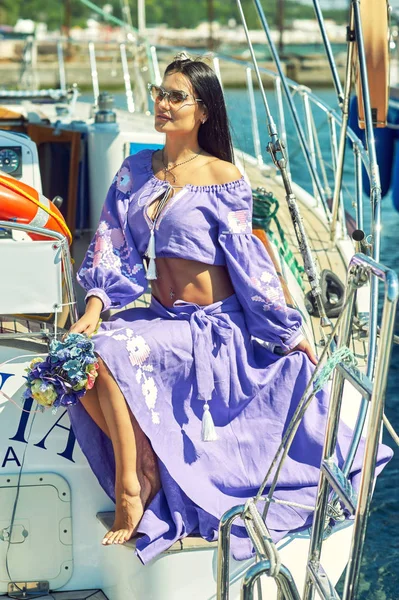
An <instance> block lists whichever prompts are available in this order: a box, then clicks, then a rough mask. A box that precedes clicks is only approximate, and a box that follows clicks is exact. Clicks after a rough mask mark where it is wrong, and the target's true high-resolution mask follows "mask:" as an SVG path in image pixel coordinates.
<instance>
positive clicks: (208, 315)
mask: <svg viewBox="0 0 399 600" xmlns="http://www.w3.org/2000/svg"><path fill="white" fill-rule="evenodd" d="M152 154H153V151H151V150H143V151H141V152H139V153H138V154H135V155H134V156H130V157H128V158H127V159H126V160H125V161H124V163H123V165H122V167H121V169H120V170H119V172H118V173H117V175H116V177H115V179H114V181H113V183H112V185H111V187H110V190H109V192H108V195H107V198H106V201H105V205H104V208H103V212H102V215H101V220H100V224H99V227H98V229H97V232H96V234H95V236H94V238H93V241H92V243H91V245H90V247H89V249H88V251H87V254H86V257H85V259H84V262H83V264H82V266H81V268H80V271H79V273H78V280H79V282H80V284H81V285H82V286H83V287H84V288H85V289H86V290H87V296H90V295H95V296H98V297H99V298H101V300H102V301H103V304H104V309H108V308H110V307H112V308H118V309H120V308H123V307H124V306H125V305H126V304H128V303H130V302H133V301H134V300H135V299H136V298H138V297H139V296H140V295H141V294H142V293H143V292H144V291H146V289H147V284H148V281H147V279H146V271H145V268H144V265H143V256H144V255H145V253H146V251H148V248H149V244H150V238H151V237H153V250H154V249H155V252H156V256H158V257H161V256H164V257H176V258H185V259H191V260H197V261H201V262H203V263H206V264H209V265H225V266H227V269H228V272H229V275H230V278H231V281H232V284H233V287H234V290H235V294H234V295H232V296H230V297H228V298H226V299H225V300H223V301H221V302H216V303H214V304H211V305H209V306H198V305H196V304H194V303H188V302H182V301H178V300H177V301H176V302H175V303H174V306H173V307H172V308H166V307H164V306H163V305H162V304H160V303H159V302H158V301H157V300H156V299H155V298H152V301H151V305H150V307H149V308H133V309H128V310H124V311H121V312H119V313H117V314H115V315H114V316H113V317H112V319H111V320H110V321H108V322H104V323H102V325H101V327H100V330H99V332H98V334H97V335H96V336H95V337H93V340H94V342H95V348H96V351H97V353H98V354H99V356H101V358H102V359H103V360H104V362H105V363H106V364H107V365H108V367H109V369H110V371H111V373H112V374H113V376H114V378H115V380H116V381H117V383H118V385H119V387H120V389H121V391H122V393H123V395H124V397H125V399H126V401H127V403H128V405H129V407H130V409H131V411H132V413H133V414H134V416H135V417H136V419H137V421H138V423H139V425H140V427H141V429H142V430H143V431H144V433H145V434H146V436H147V437H148V439H149V440H150V442H151V444H152V447H153V449H154V452H155V454H156V455H157V457H158V462H159V469H160V475H161V481H162V489H161V490H160V491H159V493H158V494H157V495H156V496H155V498H154V499H153V501H152V502H151V504H150V505H149V506H148V508H147V510H146V511H145V513H144V516H143V519H142V521H141V523H140V526H139V529H138V532H139V533H141V534H142V536H141V537H140V538H139V539H138V540H137V546H136V552H137V554H138V556H139V557H140V559H141V560H142V561H143V562H144V563H147V562H148V561H150V560H151V559H153V558H154V557H155V556H157V555H158V554H159V553H161V552H162V551H164V550H165V549H167V548H168V547H169V546H171V545H172V544H173V543H174V542H175V541H176V540H178V539H179V538H182V537H185V536H187V535H189V534H194V533H195V534H200V535H201V536H202V537H204V538H205V539H206V540H209V541H213V540H215V539H217V530H218V522H219V519H220V517H221V516H222V515H223V513H224V512H225V511H226V510H228V509H229V508H231V507H232V506H234V505H236V504H242V503H244V502H245V500H246V499H248V498H250V497H252V496H254V495H255V494H256V492H257V490H258V488H259V485H260V484H261V482H262V480H263V477H264V475H265V473H266V471H267V469H268V467H269V465H270V462H271V459H272V458H273V456H274V453H275V451H276V449H277V447H278V445H279V443H280V441H281V437H282V434H283V433H284V430H285V428H286V427H287V425H288V423H289V421H290V418H291V416H292V414H293V412H294V410H295V408H296V406H297V404H298V402H299V400H300V399H301V397H302V394H303V393H304V391H305V388H306V385H307V382H308V381H309V378H310V377H311V375H312V372H313V365H312V364H311V362H310V361H309V359H308V358H307V356H306V355H305V354H304V353H303V352H293V353H291V354H289V355H288V356H279V355H278V354H277V353H275V352H273V351H272V350H276V347H279V348H281V351H284V352H285V351H287V350H290V349H292V348H294V347H295V346H296V345H297V344H298V343H299V341H300V340H301V339H302V332H301V317H300V315H299V313H298V312H297V311H296V310H294V309H292V308H289V307H287V305H286V303H285V300H284V295H283V293H282V289H281V287H280V283H279V280H278V277H277V275H276V272H275V269H274V267H273V263H272V262H271V260H270V258H269V256H268V254H267V252H266V251H265V249H264V247H263V245H262V243H261V242H260V241H259V240H258V239H257V238H256V237H255V236H253V235H252V228H251V218H252V206H251V205H252V193H251V188H250V186H249V185H248V184H247V183H246V181H245V180H244V178H241V179H239V180H237V181H233V182H231V183H226V184H222V185H207V186H194V185H186V186H184V188H183V189H182V190H181V191H180V192H178V193H177V194H176V195H175V196H174V197H173V198H172V199H171V200H170V201H169V202H168V203H167V204H166V205H165V207H164V209H163V210H162V212H161V214H160V216H159V218H158V219H157V221H156V222H155V223H154V222H153V221H152V220H151V218H150V217H149V215H148V212H147V211H148V208H149V206H150V204H151V202H152V201H153V200H154V199H155V198H158V197H159V196H160V194H161V193H163V191H164V190H166V187H167V184H166V183H165V182H163V181H160V180H159V179H157V178H156V177H155V175H154V173H153V170H152ZM151 231H152V233H151ZM154 242H155V244H154ZM150 246H151V244H150ZM148 254H149V256H152V255H151V254H150V253H148ZM253 337H255V338H259V339H260V340H264V341H265V342H268V344H266V346H264V345H263V344H261V343H259V342H258V341H256V339H253ZM204 402H209V407H210V413H211V415H212V417H213V421H214V424H215V427H216V432H217V436H218V439H217V440H216V441H211V442H210V441H206V442H205V441H202V438H201V421H202V416H203V409H204ZM327 408H328V395H327V393H326V392H325V391H320V392H318V394H317V395H316V397H315V398H314V400H313V402H312V404H311V406H310V408H309V409H308V411H307V413H306V415H305V417H304V419H303V421H302V423H301V425H300V427H299V429H298V432H297V434H296V437H295V440H294V442H293V445H292V447H291V449H290V452H289V455H288V456H287V459H286V461H285V464H284V466H283V469H282V471H281V474H280V478H279V484H278V487H277V490H276V493H275V496H276V498H279V499H281V500H287V501H291V502H298V503H301V504H304V505H310V506H312V505H314V504H315V496H316V489H317V483H318V477H319V464H320V459H321V451H322V446H323V433H324V427H325V420H326V414H327ZM69 413H70V417H71V421H72V425H73V428H74V431H75V434H76V437H77V440H78V442H79V444H80V446H81V448H82V450H83V452H84V453H85V455H86V456H87V459H88V461H89V463H90V465H91V468H92V469H93V471H94V473H95V475H96V476H97V478H98V480H99V482H100V484H101V486H102V487H103V489H104V490H105V492H106V493H107V494H108V495H109V497H110V498H112V499H114V480H115V465H114V457H113V450H112V444H111V442H110V440H109V439H108V438H107V437H106V436H105V435H104V434H103V433H102V431H101V430H100V429H99V428H98V427H97V425H96V424H95V423H94V422H93V421H92V419H91V418H90V417H89V415H88V414H87V412H86V411H85V409H84V408H83V406H82V405H76V406H73V407H71V408H70V409H69ZM350 438H351V432H350V430H349V429H348V428H347V427H346V426H345V425H344V424H342V425H341V427H340V434H339V450H338V453H337V454H338V456H342V454H344V455H345V452H346V450H347V447H348V444H349V442H350ZM390 456H391V453H390V450H389V448H386V447H384V446H381V449H380V452H379V455H378V468H379V470H380V469H381V468H382V466H383V465H384V464H385V463H386V462H387V461H388V460H389V458H390ZM360 461H361V452H360V451H359V452H358V455H357V457H356V460H355V463H354V466H353V469H352V474H351V475H352V481H353V482H354V483H355V484H356V478H357V477H358V474H359V468H360ZM310 521H311V514H310V513H309V511H306V510H304V509H299V508H293V507H291V506H287V505H279V504H272V505H271V507H270V510H269V513H268V520H267V524H268V527H269V529H270V531H271V533H272V536H273V538H274V540H275V541H277V540H279V539H281V538H282V537H283V536H284V535H285V534H286V533H287V532H288V531H293V530H296V529H299V528H302V527H304V526H306V525H308V524H309V523H310ZM233 533H234V535H233V538H232V552H233V556H234V557H235V558H236V559H246V558H249V557H250V556H251V555H252V547H251V543H250V541H249V539H248V538H247V537H246V534H245V530H244V529H243V528H241V527H238V526H236V527H235V528H233Z"/></svg>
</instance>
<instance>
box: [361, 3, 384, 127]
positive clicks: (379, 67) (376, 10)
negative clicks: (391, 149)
mask: <svg viewBox="0 0 399 600" xmlns="http://www.w3.org/2000/svg"><path fill="white" fill-rule="evenodd" d="M360 15H361V19H362V31H363V38H364V50H365V54H366V64H367V75H368V81H369V93H370V103H371V111H372V119H373V126H374V127H385V126H386V122H387V113H388V100H389V47H388V44H389V21H388V5H387V0H362V1H361V3H360ZM355 56H356V53H355ZM355 60H357V59H355ZM356 94H357V97H358V100H359V101H358V111H359V113H358V116H359V127H360V128H361V129H365V122H364V108H363V95H362V90H361V84H360V75H359V63H357V74H356Z"/></svg>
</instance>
